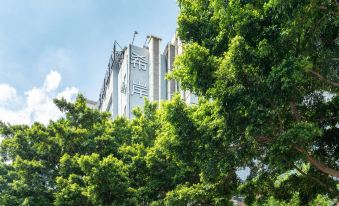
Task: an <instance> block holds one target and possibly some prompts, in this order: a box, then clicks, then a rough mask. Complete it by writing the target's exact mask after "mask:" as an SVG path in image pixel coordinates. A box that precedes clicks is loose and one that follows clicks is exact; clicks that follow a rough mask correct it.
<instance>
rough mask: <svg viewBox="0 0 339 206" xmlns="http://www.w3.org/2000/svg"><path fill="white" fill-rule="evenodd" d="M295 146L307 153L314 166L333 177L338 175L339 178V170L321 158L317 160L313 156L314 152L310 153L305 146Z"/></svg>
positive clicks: (301, 151)
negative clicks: (321, 160)
mask: <svg viewBox="0 0 339 206" xmlns="http://www.w3.org/2000/svg"><path fill="white" fill-rule="evenodd" d="M294 148H295V149H296V150H297V151H299V152H300V153H302V154H305V155H306V158H307V160H308V161H309V162H310V163H311V164H312V165H313V166H314V167H316V168H317V169H318V170H320V171H321V172H323V173H325V174H327V175H330V176H332V177H336V178H339V171H337V170H335V169H332V168H330V167H328V166H327V165H325V164H323V163H322V162H320V161H319V160H317V159H316V158H315V157H313V156H312V154H310V153H308V152H307V151H306V150H305V149H304V148H303V147H298V146H294Z"/></svg>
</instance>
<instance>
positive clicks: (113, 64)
mask: <svg viewBox="0 0 339 206" xmlns="http://www.w3.org/2000/svg"><path fill="white" fill-rule="evenodd" d="M160 42H161V39H160V38H159V37H156V36H148V38H147V45H146V46H143V47H138V46H135V45H132V44H130V45H128V46H127V47H125V48H121V47H120V46H119V44H118V43H117V42H115V43H114V47H113V50H112V53H111V56H110V59H109V63H108V68H107V70H106V74H105V78H104V82H103V86H102V88H101V91H100V95H99V101H98V102H97V103H96V106H97V108H98V109H99V110H100V111H108V112H111V113H112V117H113V118H115V117H116V116H125V117H127V118H132V110H133V108H135V107H142V106H143V105H144V98H147V99H149V100H150V101H161V100H170V99H171V98H172V95H173V94H174V93H176V92H178V93H180V94H181V96H182V98H183V99H184V101H186V103H188V104H192V103H193V104H194V103H197V97H196V96H195V95H194V94H192V93H191V92H187V91H183V90H181V89H180V85H179V83H178V82H176V81H175V80H166V79H165V76H166V73H168V72H170V71H172V70H173V62H174V59H175V56H177V55H178V54H180V53H181V52H182V46H181V45H182V43H181V41H180V40H179V39H178V38H177V37H174V38H173V39H172V41H171V42H169V43H168V44H167V45H166V47H165V49H164V52H163V53H161V52H160ZM119 47H120V48H119Z"/></svg>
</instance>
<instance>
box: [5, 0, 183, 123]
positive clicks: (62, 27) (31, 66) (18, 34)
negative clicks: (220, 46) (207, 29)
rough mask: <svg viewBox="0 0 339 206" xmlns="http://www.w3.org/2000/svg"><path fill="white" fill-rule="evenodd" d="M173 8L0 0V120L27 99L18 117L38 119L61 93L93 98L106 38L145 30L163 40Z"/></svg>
mask: <svg viewBox="0 0 339 206" xmlns="http://www.w3.org/2000/svg"><path fill="white" fill-rule="evenodd" d="M177 13H178V7H177V4H176V2H175V0H72V1H70V0H48V1H47V0H11V1H9V0H0V120H1V119H6V117H5V116H9V115H13V116H14V117H13V118H14V120H15V121H12V122H14V123H18V122H19V123H20V121H19V120H18V117H20V115H19V114H18V111H24V110H25V111H26V110H29V109H28V107H29V105H32V104H33V103H34V102H35V103H36V106H35V107H39V108H33V109H32V108H31V110H32V111H33V110H34V111H35V112H32V111H31V110H29V111H30V112H31V113H29V112H27V111H26V113H28V114H26V113H24V114H25V115H26V116H27V117H26V116H25V118H27V121H24V122H23V123H30V122H31V121H34V120H39V118H35V117H33V116H39V115H38V114H37V111H40V110H41V109H40V108H42V107H43V105H40V104H43V102H44V103H46V102H48V104H49V105H50V101H51V99H52V98H53V97H55V96H58V95H59V96H60V95H61V94H66V96H67V95H68V96H70V95H71V94H72V95H73V94H74V93H76V92H77V91H80V92H81V93H84V94H85V95H86V96H87V97H89V98H91V99H94V100H97V97H98V93H99V90H100V87H101V84H102V80H103V77H104V73H105V69H106V67H107V63H108V58H109V54H110V52H111V49H112V46H113V42H114V40H117V41H118V42H119V43H120V45H127V44H128V43H129V42H131V40H132V37H133V32H134V30H137V31H138V32H139V34H138V35H137V36H136V39H135V44H136V45H143V43H144V42H145V38H146V36H147V35H149V34H153V35H156V36H159V37H161V38H162V39H163V42H162V43H163V46H164V45H165V43H166V42H167V41H169V40H170V39H171V37H172V36H173V34H174V33H175V29H176V16H177ZM51 85H52V86H51ZM51 88H52V89H51ZM32 91H33V92H32ZM67 91H68V93H67ZM30 95H31V96H30ZM39 98H40V99H39ZM30 100H31V101H30ZM33 100H34V101H33ZM32 101H33V102H32ZM47 110H48V111H50V110H51V109H50V108H49V107H48V106H46V111H47ZM46 111H44V110H42V111H40V113H41V114H42V113H46ZM52 115H55V114H54V113H52ZM44 118H45V119H46V117H44ZM44 118H43V119H44ZM7 119H8V118H7Z"/></svg>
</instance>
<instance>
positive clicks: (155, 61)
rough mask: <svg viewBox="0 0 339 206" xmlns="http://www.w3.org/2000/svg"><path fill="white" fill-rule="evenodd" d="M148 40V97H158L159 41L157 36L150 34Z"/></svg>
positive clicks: (153, 98) (151, 98)
mask: <svg viewBox="0 0 339 206" xmlns="http://www.w3.org/2000/svg"><path fill="white" fill-rule="evenodd" d="M149 38H150V42H149V99H150V100H151V101H159V99H160V97H159V96H160V82H159V80H160V79H159V75H160V71H159V70H160V60H161V59H160V41H161V39H160V38H159V37H155V36H150V37H149Z"/></svg>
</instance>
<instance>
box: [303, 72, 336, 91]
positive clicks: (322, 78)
mask: <svg viewBox="0 0 339 206" xmlns="http://www.w3.org/2000/svg"><path fill="white" fill-rule="evenodd" d="M309 72H310V73H311V74H313V75H314V76H316V77H317V78H318V79H320V80H321V81H325V82H327V83H329V84H331V85H333V86H335V87H339V83H338V82H334V81H331V80H328V79H326V78H325V77H324V76H323V75H321V74H319V73H318V72H316V71H313V70H310V71H309Z"/></svg>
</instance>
